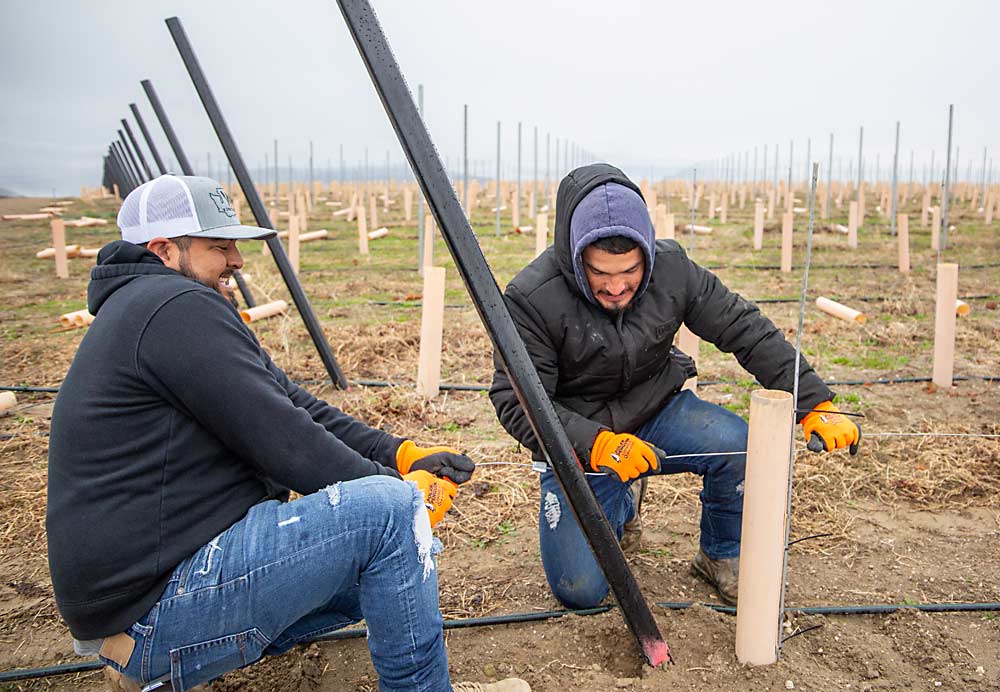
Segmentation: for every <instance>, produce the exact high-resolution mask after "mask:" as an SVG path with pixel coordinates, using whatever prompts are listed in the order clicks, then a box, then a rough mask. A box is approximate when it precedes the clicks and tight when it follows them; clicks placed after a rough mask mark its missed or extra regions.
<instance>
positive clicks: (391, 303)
mask: <svg viewBox="0 0 1000 692" xmlns="http://www.w3.org/2000/svg"><path fill="white" fill-rule="evenodd" d="M813 268H814V269H815V266H814V267H813ZM958 299H959V300H964V301H970V300H1000V294H988V293H987V294H982V295H973V296H958ZM746 300H747V301H748V302H751V303H754V304H757V305H774V304H777V303H798V302H799V300H800V298H798V297H794V296H785V297H780V298H747V299H746ZM845 300H851V301H857V302H859V303H887V302H889V301H892V300H896V298H895V297H893V296H884V295H883V296H851V297H850V298H846V299H845ZM364 304H365V305H378V306H382V307H399V308H419V307H421V306H422V305H423V303H422V302H421V301H419V300H368V301H365V303H364ZM445 307H446V308H453V309H469V310H471V309H473V308H475V306H474V305H473V304H472V303H447V304H446V305H445Z"/></svg>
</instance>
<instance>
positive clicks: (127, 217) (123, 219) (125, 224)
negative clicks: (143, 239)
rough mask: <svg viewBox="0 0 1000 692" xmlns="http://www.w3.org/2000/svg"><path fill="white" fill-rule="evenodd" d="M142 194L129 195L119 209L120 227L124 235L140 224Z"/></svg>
mask: <svg viewBox="0 0 1000 692" xmlns="http://www.w3.org/2000/svg"><path fill="white" fill-rule="evenodd" d="M141 197H142V195H129V196H128V197H126V198H125V202H124V203H123V204H122V208H121V209H120V210H119V211H118V228H120V229H121V230H122V234H123V235H124V234H125V233H126V232H127V231H129V230H132V229H134V228H135V227H136V226H138V225H139V199H140V198H141Z"/></svg>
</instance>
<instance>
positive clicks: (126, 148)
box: [118, 129, 146, 185]
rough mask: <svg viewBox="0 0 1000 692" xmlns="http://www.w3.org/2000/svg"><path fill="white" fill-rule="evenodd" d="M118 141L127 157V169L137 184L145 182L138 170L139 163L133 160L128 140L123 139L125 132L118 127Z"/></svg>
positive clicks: (133, 155) (133, 156)
mask: <svg viewBox="0 0 1000 692" xmlns="http://www.w3.org/2000/svg"><path fill="white" fill-rule="evenodd" d="M118 143H119V144H120V145H121V149H122V151H123V152H125V156H126V157H128V164H129V170H130V171H132V177H134V178H135V179H136V180H137V181H138V182H139V184H140V185H141V184H142V183H144V182H146V178H145V177H144V176H143V175H142V171H140V170H139V163H138V162H137V161H136V160H135V154H133V153H132V149H131V148H129V145H128V142H127V141H126V140H125V133H124V132H122V131H121V130H120V129H119V130H118Z"/></svg>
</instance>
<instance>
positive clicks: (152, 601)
mask: <svg viewBox="0 0 1000 692" xmlns="http://www.w3.org/2000/svg"><path fill="white" fill-rule="evenodd" d="M118 225H119V227H120V228H121V231H122V237H123V240H120V241H115V242H113V243H111V244H109V245H107V246H106V247H104V248H102V250H101V252H100V254H99V255H98V264H97V266H96V267H95V268H94V270H93V272H92V274H91V282H90V285H89V287H88V292H87V301H88V307H89V308H90V311H91V312H92V313H93V314H94V315H95V316H96V319H95V320H94V323H93V325H92V326H91V327H90V329H89V331H88V333H87V334H86V336H85V337H84V339H83V341H82V342H81V344H80V347H79V350H78V351H77V354H76V357H75V358H74V360H73V364H72V366H71V367H70V370H69V373H68V374H67V375H66V378H65V380H64V381H63V384H62V386H61V387H60V390H59V396H58V398H57V400H56V403H55V407H54V410H53V414H52V428H51V440H50V446H49V487H48V507H47V518H46V528H47V534H48V546H49V565H50V568H51V573H52V584H53V587H54V590H55V596H56V603H57V605H58V607H59V610H60V612H61V614H62V616H63V618H64V619H65V620H66V622H67V624H68V625H69V628H70V631H71V633H72V634H73V636H74V640H75V645H76V647H77V651H78V652H80V653H99V654H100V656H101V658H102V660H103V661H104V662H105V663H106V664H107V665H108V666H109V668H108V669H107V672H108V675H109V678H110V679H111V680H112V682H113V683H114V684H115V685H117V686H118V687H119V688H121V689H126V690H138V689H139V687H140V685H145V686H146V688H148V689H156V688H164V689H171V688H172V689H174V690H184V689H189V688H191V687H193V686H195V685H199V684H201V683H204V682H207V681H209V680H212V679H213V678H216V677H218V676H220V675H222V674H223V673H225V672H227V671H230V670H233V669H235V668H239V667H241V666H245V665H248V664H250V663H253V662H254V661H256V660H257V659H259V658H260V657H261V656H262V655H264V654H277V653H281V652H283V651H286V650H288V649H290V648H291V647H292V646H294V645H295V644H296V643H298V642H302V641H308V640H310V639H313V638H315V637H317V636H319V635H322V634H324V633H327V632H330V631H332V630H336V629H339V628H341V627H344V626H345V625H348V624H350V623H353V622H357V621H359V620H361V619H362V618H364V619H365V620H366V622H367V625H368V632H369V637H368V645H369V650H370V652H371V656H372V662H373V663H374V665H375V668H376V670H377V671H378V673H379V676H380V687H381V689H382V690H415V689H420V690H434V691H438V690H440V691H447V690H450V689H452V688H451V685H450V683H449V677H448V662H447V656H446V653H445V648H444V639H443V636H442V620H441V613H440V611H439V609H438V590H437V572H436V563H435V554H436V551H437V549H438V548H439V543H437V542H436V540H435V539H434V538H433V535H432V533H431V527H432V526H433V524H434V523H436V522H437V521H439V520H440V519H441V517H442V516H443V515H444V513H445V512H446V511H447V510H448V508H449V507H450V505H451V501H452V498H453V497H454V495H455V492H456V489H457V487H458V485H457V484H459V483H463V482H465V481H467V480H468V479H469V478H470V477H471V474H472V471H473V469H474V465H473V464H472V461H471V460H470V459H469V458H468V457H466V456H464V455H462V454H460V453H459V452H457V451H455V450H453V449H448V448H444V447H429V448H421V447H418V446H417V445H416V444H414V443H413V442H412V441H411V440H404V439H401V438H398V437H394V436H392V435H389V434H388V433H385V432H382V431H380V430H375V429H373V428H370V427H368V426H367V425H364V424H363V423H361V422H359V421H357V420H355V419H354V418H352V417H350V416H348V415H347V414H345V413H343V412H341V411H339V410H338V409H336V408H334V407H333V406H330V405H329V404H327V403H326V402H324V401H321V400H319V399H316V398H315V397H313V396H312V395H311V394H309V393H308V392H306V391H305V390H303V389H301V388H300V387H298V386H297V385H295V384H294V383H293V382H291V381H290V380H289V379H288V377H287V376H286V375H285V373H284V372H283V371H282V370H281V369H280V368H279V367H278V366H277V365H275V364H274V362H273V361H272V360H271V359H270V357H269V356H268V354H267V352H266V351H264V349H263V348H262V347H261V346H260V344H259V343H258V342H257V340H256V338H255V337H254V334H253V332H251V331H250V329H249V328H248V327H247V326H246V325H244V324H243V321H242V320H241V319H240V317H239V315H238V314H237V312H236V310H235V308H234V306H233V305H232V304H231V300H232V299H233V295H232V292H231V290H230V288H229V286H228V283H229V277H230V276H232V274H233V272H234V271H236V270H238V269H239V268H240V267H242V266H243V258H242V257H241V255H240V252H239V250H238V249H237V247H236V243H237V241H238V240H242V239H263V238H268V237H271V236H273V235H274V231H271V230H268V229H264V228H256V227H251V226H243V225H240V223H239V221H238V220H237V219H236V215H235V212H234V210H233V207H232V205H231V203H230V200H229V197H228V196H227V195H226V193H225V191H224V190H223V189H222V187H221V186H220V185H219V184H218V183H217V182H215V181H213V180H210V179H207V178H198V177H182V176H171V175H165V176H161V177H159V178H157V179H155V180H152V181H150V182H148V183H145V184H143V185H141V186H139V187H138V188H136V189H135V190H133V191H132V192H131V193H130V194H129V196H128V197H127V198H126V199H125V201H124V203H123V205H122V208H121V211H120V213H119V215H118ZM404 480H405V481H409V482H404ZM290 490H294V491H296V492H298V493H300V494H301V495H302V497H301V498H299V499H296V500H294V501H291V502H289V501H288V499H289V491H290ZM518 682H519V681H513V682H511V681H507V682H506V683H504V684H506V685H507V686H505V687H492V688H491V687H489V686H485V687H484V689H494V690H496V692H500V690H509V691H510V692H515V691H521V690H526V689H527V685H526V684H523V682H522V683H521V684H520V685H518ZM455 689H458V690H461V689H462V686H461V685H457V686H456V688H455Z"/></svg>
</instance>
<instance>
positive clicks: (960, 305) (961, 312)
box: [955, 300, 972, 317]
mask: <svg viewBox="0 0 1000 692" xmlns="http://www.w3.org/2000/svg"><path fill="white" fill-rule="evenodd" d="M971 310H972V308H970V307H969V304H968V303H966V302H965V301H964V300H956V301H955V314H956V315H958V316H959V317H965V316H966V315H968V314H969V312H970V311H971Z"/></svg>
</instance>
